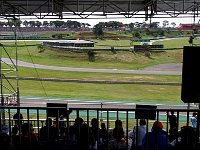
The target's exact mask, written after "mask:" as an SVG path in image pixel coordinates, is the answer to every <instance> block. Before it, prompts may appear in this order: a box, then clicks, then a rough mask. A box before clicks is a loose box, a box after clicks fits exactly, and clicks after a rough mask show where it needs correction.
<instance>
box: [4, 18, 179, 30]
mask: <svg viewBox="0 0 200 150" xmlns="http://www.w3.org/2000/svg"><path fill="white" fill-rule="evenodd" d="M160 24H161V22H151V23H146V22H134V23H129V24H124V23H122V22H118V21H109V22H99V23H97V24H96V25H94V27H93V28H103V29H122V28H123V27H124V28H128V29H129V30H134V29H135V28H160V27H162V28H168V27H172V28H175V26H176V23H175V22H172V23H171V24H170V23H169V21H167V20H164V21H163V22H162V25H161V26H160ZM14 26H17V27H21V26H24V27H55V28H91V25H90V24H89V23H81V22H78V21H71V20H68V21H60V20H57V21H43V22H40V21H32V20H31V21H27V20H25V21H22V20H20V19H8V20H7V21H6V22H5V21H0V27H14Z"/></svg>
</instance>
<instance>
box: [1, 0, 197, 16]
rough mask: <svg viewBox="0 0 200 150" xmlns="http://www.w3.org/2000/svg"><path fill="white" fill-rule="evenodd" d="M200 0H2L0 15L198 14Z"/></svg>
mask: <svg viewBox="0 0 200 150" xmlns="http://www.w3.org/2000/svg"><path fill="white" fill-rule="evenodd" d="M199 7H200V0H0V16H4V17H5V16H6V17H9V16H13V15H19V16H26V17H36V18H38V19H42V18H49V17H50V18H61V19H62V18H70V17H69V16H71V15H74V16H76V17H79V18H89V17H90V16H93V17H94V18H98V16H113V15H123V16H124V17H126V18H132V17H140V18H141V17H144V18H148V17H150V16H152V15H154V14H157V15H158V16H159V15H161V16H160V17H163V13H164V14H167V15H169V16H172V17H177V16H180V15H184V16H186V15H189V16H192V15H194V14H195V15H198V11H199V10H200V9H199ZM161 13H162V14H161Z"/></svg>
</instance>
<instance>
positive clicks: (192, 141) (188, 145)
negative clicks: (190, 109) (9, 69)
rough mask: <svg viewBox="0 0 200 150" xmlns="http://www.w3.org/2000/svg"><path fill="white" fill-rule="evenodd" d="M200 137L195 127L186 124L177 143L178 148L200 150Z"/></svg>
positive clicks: (181, 149)
mask: <svg viewBox="0 0 200 150" xmlns="http://www.w3.org/2000/svg"><path fill="white" fill-rule="evenodd" d="M198 141H199V137H198V135H197V133H196V131H195V129H194V128H192V127H191V126H184V127H182V128H181V138H180V141H179V142H178V143H177V144H176V149H180V150H199V147H198Z"/></svg>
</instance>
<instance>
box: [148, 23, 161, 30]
mask: <svg viewBox="0 0 200 150" xmlns="http://www.w3.org/2000/svg"><path fill="white" fill-rule="evenodd" d="M159 24H160V22H152V23H150V24H149V27H150V28H155V29H156V28H158V27H159Z"/></svg>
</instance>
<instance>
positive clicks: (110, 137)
mask: <svg viewBox="0 0 200 150" xmlns="http://www.w3.org/2000/svg"><path fill="white" fill-rule="evenodd" d="M115 128H122V129H123V126H122V121H121V120H118V119H117V120H115V127H114V129H115ZM114 129H110V130H109V133H108V138H109V140H112V139H114V136H113V130H114Z"/></svg>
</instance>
